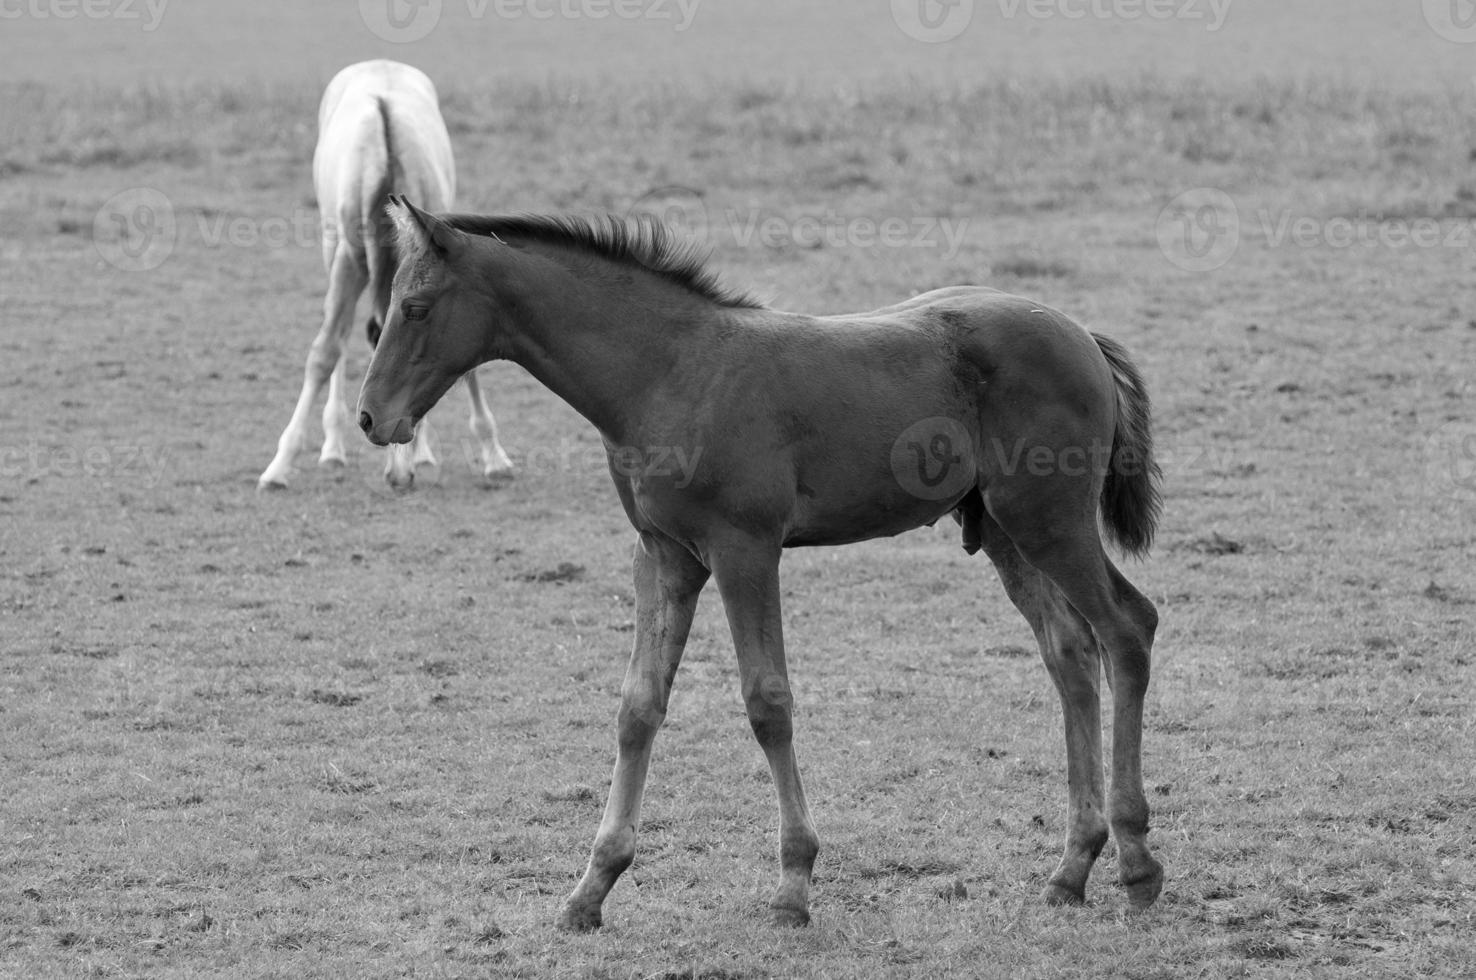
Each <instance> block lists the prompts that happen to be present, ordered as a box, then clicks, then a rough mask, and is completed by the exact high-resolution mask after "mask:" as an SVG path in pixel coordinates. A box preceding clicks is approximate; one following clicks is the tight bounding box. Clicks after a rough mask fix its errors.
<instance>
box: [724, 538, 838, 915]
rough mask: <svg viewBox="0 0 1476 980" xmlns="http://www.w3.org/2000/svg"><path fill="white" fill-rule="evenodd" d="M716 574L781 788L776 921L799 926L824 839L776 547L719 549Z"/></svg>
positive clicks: (748, 700)
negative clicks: (803, 771)
mask: <svg viewBox="0 0 1476 980" xmlns="http://www.w3.org/2000/svg"><path fill="white" fill-rule="evenodd" d="M713 574H714V576H715V577H716V579H717V584H718V589H719V590H720V591H721V592H722V596H723V607H724V609H725V611H726V612H727V616H728V626H729V628H730V629H731V630H732V633H733V645H734V646H735V647H736V649H737V652H738V673H739V677H740V678H741V681H742V685H743V704H744V707H745V708H746V709H747V711H748V721H749V724H750V725H751V726H752V727H753V734H754V736H755V738H757V739H758V743H759V746H760V747H761V748H762V749H763V750H764V755H765V757H766V758H767V759H768V761H769V772H770V773H771V774H772V776H773V778H774V787H775V789H777V790H778V793H779V864H780V879H779V887H778V889H777V890H776V891H775V892H774V897H773V898H772V899H771V900H770V902H769V908H770V910H771V911H772V914H773V918H774V921H775V923H777V924H779V925H793V926H802V925H805V924H807V923H808V922H809V921H810V909H809V904H810V874H811V871H812V870H813V868H814V866H815V855H816V854H818V853H819V851H820V839H819V837H818V836H817V835H816V834H815V827H814V825H813V824H812V823H811V822H810V809H809V805H808V804H807V803H806V802H805V789H804V786H803V785H802V783H801V782H800V774H799V766H798V764H797V763H796V762H795V757H794V744H793V733H794V725H793V708H794V705H793V698H792V697H791V695H790V691H789V671H788V668H787V667H786V665H785V659H784V631H783V624H782V617H781V615H780V608H779V554H778V549H777V548H775V549H768V548H764V547H748V548H743V547H740V548H736V549H733V550H731V551H723V552H720V553H719V554H716V555H714V557H713Z"/></svg>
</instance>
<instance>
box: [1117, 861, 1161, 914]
mask: <svg viewBox="0 0 1476 980" xmlns="http://www.w3.org/2000/svg"><path fill="white" fill-rule="evenodd" d="M1122 887H1123V888H1125V889H1127V893H1128V904H1129V905H1131V906H1132V907H1133V908H1134V909H1137V910H1140V911H1141V910H1142V909H1146V908H1147V907H1148V906H1150V905H1152V904H1153V903H1154V901H1156V900H1157V899H1158V893H1159V892H1161V891H1163V868H1162V866H1160V865H1159V863H1158V862H1157V861H1154V862H1153V864H1152V865H1151V866H1150V867H1149V869H1148V873H1147V874H1144V875H1141V876H1139V877H1137V878H1134V879H1133V880H1132V881H1123V883H1122Z"/></svg>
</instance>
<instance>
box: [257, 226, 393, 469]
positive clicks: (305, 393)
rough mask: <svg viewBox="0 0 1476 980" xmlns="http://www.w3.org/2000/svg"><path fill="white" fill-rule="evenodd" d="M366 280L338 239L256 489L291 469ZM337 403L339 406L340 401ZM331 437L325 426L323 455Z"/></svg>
mask: <svg viewBox="0 0 1476 980" xmlns="http://www.w3.org/2000/svg"><path fill="white" fill-rule="evenodd" d="M368 281H369V273H368V270H367V269H366V268H365V266H364V264H363V260H362V258H361V257H359V256H356V255H354V254H353V251H352V250H351V249H350V247H349V246H348V245H347V244H346V243H344V242H339V243H338V244H337V246H336V247H335V248H334V250H333V258H332V261H331V262H330V263H329V267H328V295H327V296H326V297H325V298H324V300H323V325H322V327H321V328H319V330H318V335H317V337H315V338H313V344H312V346H311V347H310V348H309V349H308V356H307V364H306V366H305V367H304V369H303V382H302V392H301V394H299V395H298V396H297V405H296V407H294V408H293V410H292V418H291V419H290V420H289V421H288V422H287V428H285V429H283V430H282V435H281V437H280V438H279V439H278V440H277V454H276V455H275V456H273V457H272V461H271V463H269V464H268V465H267V468H266V469H265V470H263V471H262V474H261V476H260V477H259V478H258V480H257V486H258V487H263V488H265V487H285V486H286V485H287V475H288V474H289V473H290V472H292V459H293V457H294V456H296V455H297V452H298V450H299V449H301V448H302V444H303V441H304V439H305V437H306V435H307V424H308V417H309V415H310V414H311V413H312V410H313V402H314V401H316V400H317V397H318V392H319V391H320V390H322V387H323V384H324V382H326V381H328V380H329V379H330V378H331V377H333V376H334V375H335V372H338V371H342V364H341V358H342V356H343V343H344V338H345V337H346V336H347V335H348V331H349V328H350V326H351V325H352V320H353V315H354V306H355V304H356V303H357V302H358V300H359V294H360V293H362V292H363V291H364V286H365V284H366V283H367V282H368ZM338 401H339V403H340V405H341V403H342V399H338ZM333 402H334V399H332V398H330V399H329V409H331V408H332V405H333ZM328 422H329V410H328V409H325V410H324V423H325V425H327V424H328ZM346 424H347V422H345V425H346ZM332 438H333V435H332V430H331V429H330V430H329V432H328V433H325V439H324V452H325V453H327V451H328V445H329V442H330V441H331V440H332ZM340 445H341V444H340Z"/></svg>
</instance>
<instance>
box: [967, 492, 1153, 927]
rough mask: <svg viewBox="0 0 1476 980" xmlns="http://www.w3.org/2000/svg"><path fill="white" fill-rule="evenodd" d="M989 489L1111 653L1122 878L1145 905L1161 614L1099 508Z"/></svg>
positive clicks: (1114, 814) (1010, 527)
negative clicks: (1108, 548) (1150, 697)
mask: <svg viewBox="0 0 1476 980" xmlns="http://www.w3.org/2000/svg"><path fill="white" fill-rule="evenodd" d="M1021 490H1022V491H1023V492H1015V493H1008V494H996V492H995V491H994V490H991V491H989V492H988V493H987V494H986V504H987V505H988V507H989V511H990V514H991V515H992V516H993V517H994V518H995V520H996V521H998V522H999V525H1000V526H1001V527H1002V528H1003V529H1004V531H1005V533H1006V534H1008V535H1009V536H1010V538H1011V540H1013V541H1014V542H1015V546H1016V547H1017V548H1018V549H1019V550H1020V553H1021V554H1022V555H1023V556H1024V557H1025V559H1026V560H1027V561H1028V562H1030V564H1032V565H1034V566H1035V567H1036V568H1038V569H1039V570H1040V571H1041V572H1043V573H1044V574H1045V575H1046V576H1047V577H1048V578H1049V579H1050V580H1051V581H1052V582H1053V583H1055V585H1056V587H1057V588H1059V589H1060V590H1061V593H1062V595H1064V596H1065V597H1066V600H1067V601H1068V602H1070V604H1071V605H1072V607H1074V609H1075V610H1076V611H1077V612H1078V613H1080V614H1081V616H1082V617H1083V618H1084V619H1085V620H1086V621H1087V622H1088V623H1090V624H1091V627H1092V629H1093V630H1094V631H1095V632H1096V635H1097V639H1098V641H1099V642H1100V644H1101V647H1102V649H1103V650H1104V651H1105V653H1106V655H1107V658H1108V670H1107V674H1108V677H1109V678H1110V681H1111V685H1112V794H1111V804H1110V821H1111V825H1112V834H1113V836H1114V837H1115V838H1116V839H1117V858H1118V870H1119V878H1120V880H1121V882H1122V884H1123V886H1124V887H1125V888H1126V889H1127V893H1128V900H1129V901H1130V902H1131V903H1132V904H1133V906H1134V907H1137V908H1145V907H1147V906H1149V905H1151V904H1153V901H1154V899H1156V898H1157V897H1158V893H1159V891H1160V890H1161V889H1162V887H1163V867H1162V866H1161V865H1160V864H1159V863H1158V861H1157V860H1155V859H1154V857H1153V855H1152V853H1151V852H1150V851H1149V849H1148V799H1147V797H1146V796H1145V795H1144V793H1143V770H1142V744H1143V699H1144V697H1145V696H1146V694H1147V692H1148V674H1149V663H1150V659H1151V653H1152V649H1153V634H1154V631H1155V630H1156V629H1157V627H1158V612H1157V610H1155V609H1154V608H1153V603H1151V602H1149V601H1148V599H1147V598H1146V597H1145V596H1144V595H1143V594H1142V593H1141V592H1139V591H1138V590H1137V589H1135V588H1133V586H1132V584H1131V583H1130V582H1128V580H1127V579H1126V578H1124V577H1123V576H1122V573H1120V572H1119V571H1118V570H1117V569H1116V568H1115V567H1113V565H1112V562H1111V561H1110V560H1109V559H1108V558H1107V555H1106V554H1105V553H1104V552H1103V550H1102V541H1101V538H1100V537H1099V536H1098V531H1097V526H1096V519H1095V514H1093V515H1092V517H1091V519H1090V520H1089V521H1086V520H1081V519H1079V518H1073V517H1072V516H1071V515H1073V514H1079V513H1082V511H1083V508H1081V507H1079V506H1075V505H1072V506H1069V507H1067V506H1064V498H1063V497H1062V496H1060V495H1058V494H1055V493H1052V492H1050V491H1049V490H1047V489H1046V488H1044V487H1022V488H1021Z"/></svg>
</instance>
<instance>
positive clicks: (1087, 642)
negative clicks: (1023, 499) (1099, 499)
mask: <svg viewBox="0 0 1476 980" xmlns="http://www.w3.org/2000/svg"><path fill="white" fill-rule="evenodd" d="M979 529H980V532H981V537H982V543H983V545H984V550H985V552H986V553H987V554H988V555H989V558H990V560H991V561H993V562H994V567H995V569H996V570H997V571H998V572H999V577H1000V581H1001V582H1003V583H1004V587H1005V591H1006V592H1007V593H1008V594H1009V597H1010V600H1011V601H1012V602H1013V603H1014V604H1015V606H1016V608H1018V609H1019V610H1020V612H1021V613H1022V614H1023V615H1024V616H1025V619H1026V621H1027V622H1029V623H1030V628H1031V629H1032V630H1033V631H1034V632H1035V638H1036V641H1037V642H1038V643H1039V644H1040V654H1041V657H1042V658H1043V659H1044V660H1045V666H1046V671H1047V672H1048V673H1049V674H1050V675H1051V680H1052V681H1053V682H1054V683H1055V685H1056V692H1057V694H1059V695H1060V698H1061V712H1062V715H1063V716H1064V718H1065V722H1066V770H1067V809H1068V811H1069V814H1070V815H1069V817H1068V819H1069V821H1070V826H1069V829H1068V830H1067V832H1066V849H1065V851H1064V853H1063V854H1062V855H1061V863H1060V864H1059V865H1057V867H1056V870H1055V872H1054V873H1052V875H1051V877H1050V881H1049V883H1048V884H1047V885H1046V889H1045V899H1046V901H1047V902H1050V903H1051V904H1052V905H1066V904H1069V905H1080V904H1081V903H1082V902H1084V901H1085V900H1086V882H1087V876H1088V875H1090V874H1091V870H1092V865H1093V864H1095V863H1096V860H1097V855H1098V854H1100V853H1101V852H1102V847H1103V845H1104V844H1106V843H1107V817H1106V814H1105V813H1104V807H1103V802H1104V800H1103V792H1102V716H1101V708H1100V704H1101V701H1100V696H1099V693H1098V691H1099V683H1100V680H1101V661H1100V657H1099V654H1098V650H1097V641H1096V638H1095V637H1093V636H1092V630H1091V627H1090V626H1089V625H1087V623H1086V621H1085V620H1083V619H1082V618H1081V616H1080V615H1079V614H1078V613H1077V612H1076V610H1074V609H1072V608H1071V606H1070V604H1069V603H1067V602H1066V601H1065V600H1064V599H1063V598H1062V596H1061V593H1060V591H1059V590H1058V589H1057V588H1056V587H1055V586H1054V585H1052V584H1051V582H1050V580H1049V579H1047V578H1046V577H1045V576H1044V575H1042V574H1041V573H1040V572H1039V571H1037V570H1036V569H1035V568H1033V567H1031V566H1030V565H1029V564H1027V563H1026V562H1025V560H1024V559H1023V558H1021V557H1020V552H1019V551H1018V550H1016V548H1015V545H1014V542H1012V541H1011V540H1010V539H1009V538H1008V537H1007V536H1006V535H1005V534H1004V532H1003V531H1001V530H1000V528H999V525H997V524H995V523H994V521H993V520H992V519H990V518H989V517H988V516H987V515H985V516H984V517H983V518H982V520H981V521H980V522H979Z"/></svg>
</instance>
